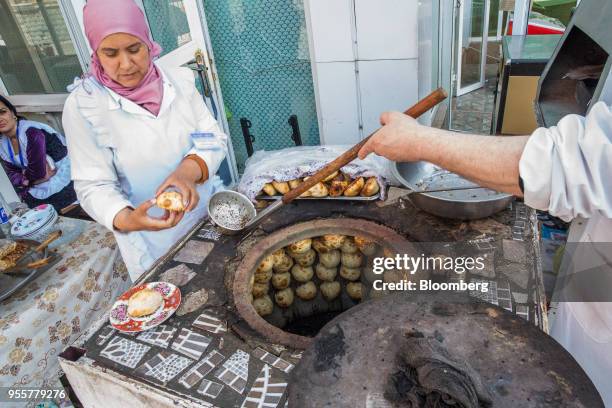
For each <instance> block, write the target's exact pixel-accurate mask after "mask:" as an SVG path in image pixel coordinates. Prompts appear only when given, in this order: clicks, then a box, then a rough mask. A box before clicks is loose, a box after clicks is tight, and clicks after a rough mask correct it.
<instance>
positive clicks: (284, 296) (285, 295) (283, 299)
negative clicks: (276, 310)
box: [274, 288, 293, 307]
mask: <svg viewBox="0 0 612 408" xmlns="http://www.w3.org/2000/svg"><path fill="white" fill-rule="evenodd" d="M274 300H276V304H277V305H279V306H280V307H289V306H291V304H292V303H293V290H292V289H291V288H287V289H283V290H279V291H278V292H276V294H275V295H274Z"/></svg>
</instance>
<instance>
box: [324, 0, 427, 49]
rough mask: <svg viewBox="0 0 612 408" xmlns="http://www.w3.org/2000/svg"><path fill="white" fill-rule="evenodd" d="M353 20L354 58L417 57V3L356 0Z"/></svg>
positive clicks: (390, 0)
mask: <svg viewBox="0 0 612 408" xmlns="http://www.w3.org/2000/svg"><path fill="white" fill-rule="evenodd" d="M334 1H335V0H334ZM355 20H356V27H357V59H359V60H374V59H409V58H417V57H418V45H417V38H418V1H417V0H355Z"/></svg>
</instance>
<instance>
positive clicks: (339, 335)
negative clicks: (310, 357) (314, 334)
mask: <svg viewBox="0 0 612 408" xmlns="http://www.w3.org/2000/svg"><path fill="white" fill-rule="evenodd" d="M345 346H346V343H345V342H344V331H343V330H342V328H341V327H340V326H339V325H335V326H334V327H333V328H332V329H331V330H330V331H329V332H328V333H325V334H324V335H323V336H321V337H320V338H319V339H318V340H317V342H316V343H315V355H316V357H315V362H314V369H315V371H316V372H321V371H327V370H330V369H331V370H333V369H336V368H338V367H340V364H339V363H338V361H339V360H340V359H341V358H342V357H343V356H344V354H345V352H346V350H345Z"/></svg>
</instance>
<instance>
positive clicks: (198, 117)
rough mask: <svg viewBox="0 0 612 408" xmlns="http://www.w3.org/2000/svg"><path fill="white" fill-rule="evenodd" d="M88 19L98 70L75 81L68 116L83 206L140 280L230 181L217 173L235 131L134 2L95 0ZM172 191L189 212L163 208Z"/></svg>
mask: <svg viewBox="0 0 612 408" xmlns="http://www.w3.org/2000/svg"><path fill="white" fill-rule="evenodd" d="M83 23H84V26H85V33H86V35H87V39H88V40H89V44H90V46H91V49H92V50H93V53H92V56H91V68H90V73H89V75H88V76H87V77H86V78H84V79H82V80H77V81H76V82H75V84H74V85H73V87H72V88H73V89H72V92H71V94H70V95H69V96H68V98H67V100H66V103H65V106H64V113H63V124H64V129H65V130H66V138H67V141H68V151H69V153H70V159H71V161H72V179H73V180H74V185H75V190H76V192H77V196H78V198H79V201H80V204H81V206H82V207H83V209H84V210H85V211H86V212H87V213H88V214H89V215H90V216H91V217H92V218H93V219H95V220H96V221H97V222H99V223H100V224H103V225H105V226H106V227H107V228H108V229H110V230H111V231H113V232H114V235H115V238H116V240H117V243H118V245H119V249H120V251H121V255H122V257H123V260H124V261H125V263H126V266H127V268H128V271H129V273H130V277H131V279H132V281H135V280H136V279H138V277H139V276H140V275H141V274H142V273H143V272H144V271H146V270H147V269H148V268H149V267H150V266H151V265H152V264H153V262H154V261H155V260H156V259H158V258H160V257H161V256H162V255H164V254H165V253H167V252H168V250H170V249H171V248H172V246H173V245H175V244H176V242H177V241H178V240H179V239H181V237H183V236H184V235H185V234H187V233H188V232H189V231H190V230H191V229H192V228H193V227H194V226H195V225H196V224H197V223H198V222H199V221H200V220H201V219H202V218H203V217H205V216H206V211H207V209H206V207H207V203H208V198H209V197H210V196H211V195H212V194H213V193H214V192H215V191H216V190H217V189H219V188H221V187H222V182H221V179H220V178H219V177H218V176H215V173H216V172H217V170H218V168H219V166H220V164H221V162H222V161H223V159H224V158H225V154H226V151H227V136H226V135H225V134H224V133H223V132H222V131H221V129H220V128H219V125H218V124H217V122H216V120H215V119H214V118H213V117H212V115H211V114H210V112H209V111H208V109H207V108H206V105H205V104H204V101H203V100H202V97H201V95H200V94H199V93H198V91H197V89H196V87H195V76H194V74H193V72H191V71H190V70H189V69H187V68H182V67H177V68H174V69H162V68H161V67H160V66H158V65H157V64H156V63H155V62H154V59H155V57H157V56H158V55H159V54H160V53H161V47H160V46H159V45H158V44H157V43H156V42H154V41H153V40H152V38H151V33H150V32H149V28H148V25H147V21H146V19H145V16H144V14H143V12H142V10H141V9H140V8H139V7H138V5H136V3H135V2H134V1H133V0H89V1H88V2H87V4H86V5H85V7H84V9H83ZM195 132H204V133H208V137H209V140H208V142H207V143H206V144H205V145H202V144H198V147H196V144H195V143H194V139H193V138H192V134H193V133H195ZM170 188H172V189H175V190H178V191H179V192H180V193H181V195H182V199H183V201H184V204H185V209H186V211H184V212H182V211H163V210H161V209H160V208H157V207H155V199H154V198H155V197H157V196H158V195H159V194H161V193H162V192H164V191H165V190H166V189H170Z"/></svg>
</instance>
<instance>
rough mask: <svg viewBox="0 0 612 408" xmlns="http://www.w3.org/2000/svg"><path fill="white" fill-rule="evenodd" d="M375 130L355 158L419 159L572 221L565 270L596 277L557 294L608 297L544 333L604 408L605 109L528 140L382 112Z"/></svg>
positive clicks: (608, 164) (561, 310)
mask: <svg viewBox="0 0 612 408" xmlns="http://www.w3.org/2000/svg"><path fill="white" fill-rule="evenodd" d="M381 124H382V125H383V127H382V128H381V129H380V130H379V131H378V132H376V133H375V134H374V135H373V136H372V138H370V140H368V142H367V143H366V144H365V145H364V146H363V147H362V148H361V150H360V152H359V157H360V158H362V159H363V158H364V157H366V156H367V155H368V154H370V153H376V154H378V155H380V156H384V157H386V158H388V159H390V160H393V161H396V162H405V161H419V160H425V161H428V162H430V163H433V164H435V165H438V166H440V167H443V168H445V169H447V170H450V171H452V172H454V173H457V174H459V175H461V176H463V177H465V178H468V179H470V180H473V181H475V182H476V183H478V184H480V185H481V186H484V187H489V188H492V189H495V190H498V191H503V192H506V193H510V194H514V195H516V196H518V197H523V198H524V200H525V204H527V205H528V206H530V207H533V208H536V209H539V210H544V211H548V212H549V213H550V214H551V215H553V216H556V217H559V218H561V219H562V220H564V221H568V222H569V221H572V226H571V229H570V235H569V238H568V242H573V243H575V244H574V245H573V246H574V247H576V250H575V251H574V252H573V254H572V257H571V258H570V259H568V260H567V262H565V261H564V264H566V265H567V266H568V267H569V268H570V269H569V270H570V271H571V268H572V267H573V266H572V265H576V268H577V269H576V271H578V272H580V269H579V268H584V269H583V270H587V271H588V268H590V267H591V266H592V265H595V266H597V267H598V268H601V269H598V270H601V273H599V274H598V275H597V278H598V281H597V282H581V281H582V280H584V279H585V278H584V277H587V278H588V277H592V275H587V274H582V275H577V278H578V279H574V280H573V281H568V282H571V283H570V284H568V285H567V286H566V287H565V288H562V289H564V290H566V291H567V292H568V293H572V291H571V290H572V289H574V288H576V289H581V287H580V285H586V286H587V287H588V285H589V284H591V285H601V284H602V282H604V283H603V284H604V285H606V286H605V287H602V288H599V287H598V290H601V291H602V292H603V293H607V294H609V295H608V296H609V297H610V298H609V299H599V298H597V299H596V300H597V301H595V300H590V299H591V298H586V297H578V296H574V297H568V298H565V301H560V302H559V303H558V308H557V310H556V315H555V318H554V321H553V322H552V324H551V328H550V335H551V336H552V337H554V338H555V339H556V340H557V341H558V342H559V343H561V345H563V347H565V348H566V349H567V350H568V351H569V352H570V353H571V354H572V356H573V357H574V358H575V359H576V361H578V363H579V364H580V365H581V366H582V368H583V369H584V371H585V372H586V373H587V374H588V375H589V377H590V378H591V380H592V381H593V383H594V384H595V386H596V387H597V389H598V391H599V393H600V395H601V397H602V399H603V401H604V404H605V406H607V407H612V381H611V380H610V377H611V376H612V301H610V300H612V283H611V282H612V253H610V251H608V252H607V253H604V252H602V251H597V250H596V249H597V248H598V247H600V246H605V247H609V245H610V242H612V108H611V107H610V106H608V105H607V104H606V103H605V102H597V103H596V104H594V105H593V106H592V107H591V109H590V111H589V113H588V114H587V116H586V117H583V116H579V115H567V116H565V117H564V118H562V119H561V120H560V121H559V123H558V124H557V126H552V127H550V128H539V129H537V130H536V131H535V132H534V133H533V134H531V135H529V136H514V137H511V136H480V135H469V134H463V133H453V132H449V131H446V130H442V129H435V128H431V127H427V126H423V125H420V124H419V123H418V122H417V121H416V120H415V119H413V118H411V117H409V116H407V115H404V114H402V113H400V112H386V113H383V114H382V116H381ZM576 243H579V244H580V245H576ZM578 259H579V260H580V261H577V260H578ZM585 260H587V262H585ZM575 262H579V263H584V265H578V264H577V263H576V264H575ZM591 264H592V265H591ZM581 277H582V278H583V279H580V278H581ZM576 285H577V286H576ZM590 291H591V292H593V290H592V289H591V290H590ZM577 293H580V292H577ZM585 293H588V292H585Z"/></svg>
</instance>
